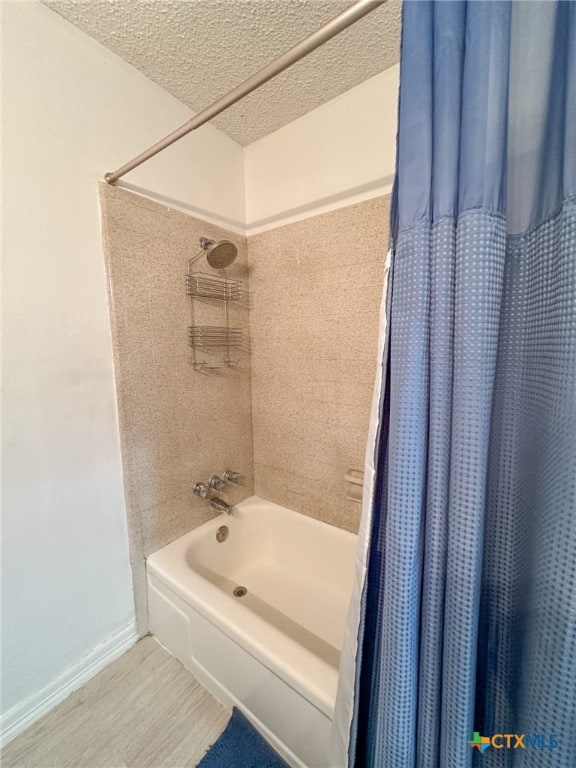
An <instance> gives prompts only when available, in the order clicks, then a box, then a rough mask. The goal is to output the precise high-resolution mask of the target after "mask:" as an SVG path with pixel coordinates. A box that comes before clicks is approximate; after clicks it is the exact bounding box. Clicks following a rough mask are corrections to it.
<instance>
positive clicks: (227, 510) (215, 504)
mask: <svg viewBox="0 0 576 768" xmlns="http://www.w3.org/2000/svg"><path fill="white" fill-rule="evenodd" d="M210 506H211V507H212V509H213V510H214V511H215V512H220V514H224V515H231V514H232V507H231V506H230V504H227V503H226V502H225V501H224V500H223V499H219V498H218V496H214V498H213V499H210Z"/></svg>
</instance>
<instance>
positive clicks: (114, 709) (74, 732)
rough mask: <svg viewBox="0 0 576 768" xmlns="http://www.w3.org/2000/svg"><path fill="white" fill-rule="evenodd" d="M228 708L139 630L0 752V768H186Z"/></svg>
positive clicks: (221, 722) (218, 728)
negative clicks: (127, 645)
mask: <svg viewBox="0 0 576 768" xmlns="http://www.w3.org/2000/svg"><path fill="white" fill-rule="evenodd" d="M229 717H230V714H229V713H228V712H226V710H225V709H224V708H223V707H222V706H221V705H220V704H219V703H218V702H217V701H216V700H215V699H214V698H213V697H212V696H211V695H210V694H209V693H208V692H207V691H206V690H205V689H204V688H202V686H201V685H200V683H199V682H198V681H197V680H196V679H195V678H194V677H193V676H192V675H191V674H190V672H188V670H186V669H184V667H183V666H182V665H181V664H180V663H179V662H178V661H176V659H174V658H173V657H172V656H170V654H169V653H168V652H167V651H165V650H164V649H163V648H162V647H161V646H160V645H158V643H157V642H156V641H155V640H154V638H152V637H145V638H143V639H142V640H140V642H138V643H136V645H135V646H134V647H133V648H131V649H130V650H129V651H128V652H127V653H125V654H124V655H123V656H121V657H120V658H119V659H117V660H116V661H114V662H113V663H112V664H110V665H109V666H108V667H106V669H104V670H102V672H100V673H99V674H98V675H96V677H94V678H93V679H92V680H90V681H89V682H88V683H86V684H85V685H83V686H82V688H79V689H78V690H77V691H76V692H75V693H73V694H72V695H71V696H69V697H68V698H67V699H65V700H64V701H63V702H61V703H60V704H59V705H58V706H57V707H55V708H54V709H53V710H52V711H51V712H49V713H48V714H47V715H45V716H44V717H43V718H41V719H40V720H38V721H37V722H36V723H34V725H32V726H30V728H28V729H27V730H26V731H24V732H23V733H21V734H20V735H19V736H16V738H15V739H13V740H12V741H11V742H10V743H9V744H7V745H6V746H5V747H4V749H3V750H2V752H1V755H0V762H1V765H2V768H180V767H182V768H184V766H186V768H192V766H195V765H196V764H197V763H198V762H199V761H200V759H201V758H202V757H203V755H204V754H205V753H206V751H207V750H208V748H209V747H210V745H211V744H213V743H214V742H215V741H216V739H217V738H218V736H219V735H220V733H221V732H222V730H223V729H224V727H225V725H226V723H227V722H228V719H229Z"/></svg>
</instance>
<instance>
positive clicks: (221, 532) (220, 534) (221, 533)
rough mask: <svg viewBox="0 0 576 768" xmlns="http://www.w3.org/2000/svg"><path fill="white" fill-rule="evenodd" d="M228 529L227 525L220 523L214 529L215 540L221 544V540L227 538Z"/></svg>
mask: <svg viewBox="0 0 576 768" xmlns="http://www.w3.org/2000/svg"><path fill="white" fill-rule="evenodd" d="M229 533H230V531H229V530H228V526H227V525H221V526H220V528H218V530H217V531H216V541H219V542H220V544H222V542H223V541H226V539H227V538H228V534H229Z"/></svg>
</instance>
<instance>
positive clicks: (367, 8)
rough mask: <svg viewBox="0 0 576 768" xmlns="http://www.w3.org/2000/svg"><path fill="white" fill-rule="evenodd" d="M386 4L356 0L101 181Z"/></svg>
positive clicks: (117, 175)
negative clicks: (356, 0)
mask: <svg viewBox="0 0 576 768" xmlns="http://www.w3.org/2000/svg"><path fill="white" fill-rule="evenodd" d="M385 2H386V0H358V2H356V3H354V4H353V5H351V6H350V7H349V8H347V9H346V10H345V11H343V12H342V13H340V14H339V15H338V16H335V17H334V18H333V19H331V20H330V21H329V22H328V23H327V24H324V26H322V27H319V28H318V29H317V30H316V31H315V32H312V34H311V35H308V37H305V38H304V40H301V41H300V42H299V43H298V44H297V45H295V46H294V47H293V48H291V49H290V50H289V51H286V53H283V54H282V56H279V57H278V58H277V59H274V61H271V62H270V63H269V64H267V65H266V66H265V67H263V68H262V69H260V70H259V71H258V72H256V73H255V74H253V75H252V76H251V77H249V78H248V79H247V80H244V82H243V83H240V85H237V86H236V88H233V89H232V90H231V91H230V92H229V93H227V94H225V95H224V96H221V97H220V98H219V99H218V100H217V101H215V102H214V103H213V104H211V105H210V106H209V107H206V109H204V110H202V112H199V113H198V114H197V115H196V116H195V117H193V118H192V119H191V120H189V121H188V122H187V123H184V125H181V126H180V128H177V129H176V130H175V131H172V133H169V134H168V136H165V137H164V138H163V139H161V140H160V141H158V142H156V144H153V145H152V146H151V147H149V148H148V149H147V150H145V151H144V152H142V153H141V154H139V155H137V156H136V157H134V158H133V159H132V160H130V161H129V162H127V163H126V164H125V165H123V166H121V167H120V168H118V170H116V171H113V172H112V173H107V174H106V175H105V176H104V179H105V180H106V181H107V182H108V184H114V183H115V182H116V181H118V179H119V178H121V177H122V176H124V175H125V174H127V173H128V172H129V171H132V170H133V169H134V168H137V167H138V166H139V165H142V163H145V162H146V160H150V158H151V157H154V155H157V154H158V153H159V152H162V150H163V149H166V147H169V146H170V145H171V144H174V142H175V141H178V139H181V138H182V137H183V136H186V134H188V133H190V132H191V131H194V130H195V129H196V128H199V127H200V126H201V125H204V123H207V122H208V121H209V120H212V118H214V117H216V115H219V114H220V113H221V112H224V110H226V109H228V107H231V106H232V104H236V102H237V101H240V99H243V98H244V96H247V95H248V94H249V93H252V91H255V90H256V88H259V87H260V86H261V85H264V83H267V82H268V80H271V79H272V78H273V77H275V76H276V75H278V74H280V72H283V71H284V70H285V69H288V67H291V66H292V64H295V63H296V62H297V61H300V59H303V58H304V56H307V55H308V54H309V53H311V52H312V51H314V50H315V49H316V48H319V47H320V46H321V45H323V43H325V42H327V41H328V40H330V39H331V38H333V37H335V36H336V35H337V34H339V33H340V32H342V31H343V30H344V29H346V28H347V27H349V26H350V25H351V24H354V22H356V21H358V20H359V19H361V18H362V17H363V16H366V14H368V13H370V12H371V11H374V10H375V9H376V8H378V6H380V5H384V3H385Z"/></svg>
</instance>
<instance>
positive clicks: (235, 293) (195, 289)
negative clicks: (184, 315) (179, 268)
mask: <svg viewBox="0 0 576 768" xmlns="http://www.w3.org/2000/svg"><path fill="white" fill-rule="evenodd" d="M186 293H187V294H188V295H189V296H198V297H202V298H205V299H219V300H220V301H242V299H243V298H244V286H243V284H242V281H241V280H233V279H231V278H229V277H220V275H208V274H206V273H204V272H193V273H192V274H190V275H186Z"/></svg>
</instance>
